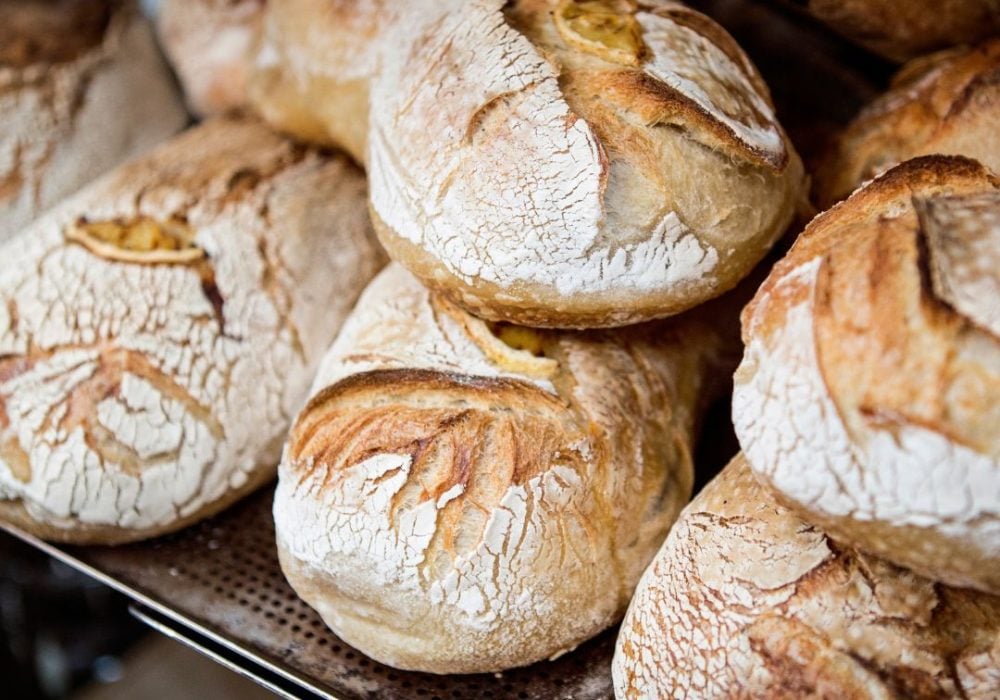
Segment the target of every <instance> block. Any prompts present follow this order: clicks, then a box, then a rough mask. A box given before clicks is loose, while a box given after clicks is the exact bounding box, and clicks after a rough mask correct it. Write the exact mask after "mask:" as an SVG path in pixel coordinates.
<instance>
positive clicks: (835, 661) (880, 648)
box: [614, 455, 1000, 698]
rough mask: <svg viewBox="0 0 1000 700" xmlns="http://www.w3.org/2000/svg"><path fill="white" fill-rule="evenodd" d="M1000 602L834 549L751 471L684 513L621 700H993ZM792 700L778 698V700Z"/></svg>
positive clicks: (652, 572) (648, 601)
mask: <svg viewBox="0 0 1000 700" xmlns="http://www.w3.org/2000/svg"><path fill="white" fill-rule="evenodd" d="M998 650H1000V599H998V598H996V597H993V596H989V595H985V594H981V593H976V592H973V591H967V590H962V589H954V588H948V587H945V586H942V585H940V584H935V583H934V582H932V581H929V580H927V579H924V578H921V577H919V576H916V575H915V574H913V573H911V572H909V571H907V570H905V569H901V568H898V567H895V566H892V565H891V564H888V563H886V562H884V561H881V560H879V559H875V558H873V557H868V556H865V555H862V554H859V553H857V552H855V551H854V550H852V549H847V548H844V547H842V546H839V545H838V544H837V543H836V542H833V541H831V540H830V539H829V538H827V537H826V536H824V535H823V533H822V532H820V531H819V530H818V529H816V528H814V527H811V526H809V525H808V524H807V523H806V522H803V521H802V520H801V519H800V518H798V517H797V516H796V515H795V514H794V513H793V512H791V511H789V510H788V509H786V508H785V507H783V506H781V505H779V504H778V503H777V502H776V501H775V500H774V498H773V496H772V495H771V494H770V492H768V491H767V489H765V488H764V487H762V486H761V485H760V484H758V483H757V481H756V480H755V479H754V477H753V475H752V474H751V471H750V469H749V467H748V465H747V463H746V461H745V459H744V457H743V455H738V456H737V457H736V458H735V459H734V460H733V461H732V462H731V463H730V464H729V466H727V467H726V469H725V470H724V471H723V472H722V474H720V475H719V476H718V477H717V478H716V479H715V480H714V481H712V482H711V483H710V484H709V485H708V486H707V487H706V488H705V490H704V491H702V493H701V494H699V496H698V497H697V498H696V499H695V500H694V501H693V502H692V503H691V504H690V505H689V506H688V507H687V508H686V509H685V510H684V512H683V513H682V514H681V517H680V518H679V519H678V521H677V523H676V524H675V525H674V528H673V529H672V530H671V532H670V535H669V536H668V537H667V540H666V542H665V543H664V545H663V548H662V549H661V550H660V552H659V554H658V555H657V556H656V558H655V559H654V560H653V563H652V564H651V565H650V567H649V569H647V571H646V573H645V575H644V576H643V579H642V581H641V582H640V584H639V587H638V589H637V591H636V595H635V597H634V599H633V602H632V606H631V608H630V609H629V613H628V615H627V616H626V618H625V621H624V623H623V624H622V629H621V633H620V635H619V638H618V644H617V649H616V652H615V658H614V677H615V689H616V691H617V697H620V698H639V697H699V698H729V697H786V695H785V693H789V694H788V695H787V696H788V697H870V698H896V697H928V698H929V697H956V696H957V697H975V698H989V697H995V695H996V693H997V692H998V691H1000V678H998V677H997V675H996V672H995V668H994V669H990V668H988V667H989V665H990V663H995V661H996V657H997V652H998ZM781 691H784V692H781Z"/></svg>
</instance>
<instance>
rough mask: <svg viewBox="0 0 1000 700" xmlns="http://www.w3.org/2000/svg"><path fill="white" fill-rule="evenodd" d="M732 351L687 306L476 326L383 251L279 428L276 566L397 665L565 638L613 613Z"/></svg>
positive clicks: (365, 648)
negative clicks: (656, 320) (596, 325)
mask: <svg viewBox="0 0 1000 700" xmlns="http://www.w3.org/2000/svg"><path fill="white" fill-rule="evenodd" d="M494 333H496V334H498V335H496V334H494ZM505 334H512V335H513V337H514V338H516V339H518V342H521V343H522V344H523V345H524V346H525V347H530V348H531V349H532V350H531V351H529V350H518V349H515V348H513V347H511V346H510V345H508V344H507V343H506V342H505V341H503V340H502V338H505V337H507V335H505ZM511 342H514V341H513V340H512V341H511ZM728 356H729V352H728V351H727V350H726V348H725V347H724V342H723V341H721V340H720V338H719V336H718V334H716V332H715V331H714V330H713V329H712V328H711V324H709V323H706V322H704V321H700V320H698V319H680V320H678V321H676V322H671V323H664V324H658V325H652V326H646V327H636V328H630V329H623V330H620V331H615V332H591V333H579V334H573V333H566V332H553V331H540V330H533V329H523V328H516V329H512V328H509V327H502V328H500V329H497V328H494V329H493V330H492V331H491V330H490V327H489V326H487V324H485V323H484V322H482V321H480V320H479V319H476V318H474V317H472V316H470V315H469V314H467V313H466V312H464V311H462V310H460V309H459V308H458V307H456V306H454V305H453V304H451V303H450V302H448V301H446V300H445V299H443V298H441V297H438V296H435V295H434V294H433V293H431V292H429V291H428V290H427V289H426V288H424V287H423V286H422V285H420V283H419V282H418V281H417V280H416V279H415V278H414V277H413V276H412V275H410V274H409V273H408V272H406V271H405V270H404V269H403V268H401V267H400V266H398V265H392V266H390V268H388V269H387V270H386V271H384V272H383V273H382V274H381V275H380V276H379V277H377V278H376V279H375V281H374V282H373V283H372V284H371V285H370V286H369V288H368V289H367V290H366V291H365V293H364V294H363V295H362V298H361V300H360V301H359V303H358V306H357V308H356V309H355V311H354V313H353V314H352V316H351V317H350V319H349V320H348V321H347V322H346V323H345V326H344V328H343V330H342V332H341V334H340V336H339V337H338V339H337V341H336V343H335V344H334V345H333V346H332V347H331V349H330V351H329V353H328V354H327V356H326V357H325V358H324V361H323V364H322V366H321V368H320V371H319V374H318V375H317V378H316V381H315V382H314V385H313V398H312V399H311V400H310V401H309V403H308V404H307V406H306V408H305V409H304V410H303V411H302V412H301V413H300V414H299V416H298V418H297V419H296V422H295V425H294V427H293V429H292V432H291V435H290V437H289V442H288V444H287V445H286V448H285V452H284V455H283V458H282V463H281V466H280V468H279V483H278V489H277V492H276V496H275V504H274V515H275V524H276V532H277V539H278V546H279V551H280V552H281V560H282V567H283V570H284V571H285V574H286V576H287V577H288V580H289V582H290V583H291V584H292V586H293V588H295V590H296V591H297V592H298V593H299V595H300V596H301V597H302V598H303V599H304V600H305V601H306V602H307V603H309V604H310V605H312V606H313V607H314V608H316V609H317V610H318V611H319V612H320V614H321V615H322V616H323V618H324V620H325V621H326V623H327V624H328V625H329V626H330V627H331V628H332V629H333V630H334V632H335V633H336V634H337V635H338V636H340V637H341V638H342V639H344V640H345V641H346V642H348V643H349V644H351V645H352V646H355V647H356V648H358V649H359V650H361V651H362V652H364V653H365V654H367V655H369V656H371V657H373V658H375V659H378V660H379V661H381V662H383V663H387V664H389V665H391V666H395V667H397V668H405V669H412V670H420V671H427V672H432V673H474V672H485V671H498V670H501V669H504V668H511V667H514V666H522V665H525V664H529V663H532V662H534V661H537V660H540V659H544V658H549V657H552V656H555V655H558V654H561V653H563V652H565V651H568V650H570V649H572V648H574V647H575V646H576V645H578V644H580V643H581V642H583V641H584V640H586V639H588V638H590V637H592V636H593V635H595V634H596V633H598V632H599V631H601V630H602V629H604V628H606V627H608V626H610V625H611V624H613V623H614V622H615V621H617V620H618V619H619V617H620V615H621V614H622V612H623V611H624V608H625V606H626V605H627V602H628V599H629V596H630V595H631V592H632V588H633V586H634V585H635V582H636V580H637V579H638V576H639V574H640V573H641V571H642V569H643V568H644V567H645V565H646V563H647V562H648V561H649V558H650V556H651V555H652V553H653V551H655V548H656V547H657V546H658V545H659V543H660V542H661V541H662V538H663V536H664V535H665V534H666V531H667V529H668V528H669V525H670V523H671V522H672V520H673V518H674V517H675V516H676V514H677V513H678V512H679V511H680V509H681V507H683V504H684V503H685V502H686V500H687V498H688V496H689V495H690V490H691V483H692V477H693V475H692V468H691V456H690V454H691V443H692V439H693V432H694V430H695V425H696V423H697V420H698V416H699V415H700V413H701V410H702V407H703V406H704V404H705V403H706V402H707V400H708V399H709V398H710V396H711V395H712V393H713V391H714V389H715V388H716V385H717V383H718V380H719V379H720V377H721V376H722V375H723V372H724V370H722V369H721V367H724V366H726V364H727V363H728Z"/></svg>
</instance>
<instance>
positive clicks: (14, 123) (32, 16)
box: [0, 0, 187, 241]
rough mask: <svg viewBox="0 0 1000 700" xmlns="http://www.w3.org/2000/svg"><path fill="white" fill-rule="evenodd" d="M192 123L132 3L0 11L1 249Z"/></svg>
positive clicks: (34, 1)
mask: <svg viewBox="0 0 1000 700" xmlns="http://www.w3.org/2000/svg"><path fill="white" fill-rule="evenodd" d="M186 120H187V116H186V114H185V113H184V108H183V106H182V105H181V103H180V99H179V98H178V96H177V94H176V92H175V90H174V86H173V82H172V80H171V78H170V74H169V71H168V70H167V67H166V66H165V65H164V63H163V60H162V59H161V58H160V55H159V53H158V51H157V49H156V46H155V43H154V41H153V35H152V32H151V31H150V29H149V26H148V24H147V23H146V20H145V19H143V18H142V16H141V15H140V14H139V13H138V11H137V10H136V8H135V7H134V3H132V2H129V1H122V2H117V1H115V0H4V1H3V2H0V241H3V240H6V239H7V238H9V237H10V236H11V235H12V234H14V233H15V232H17V231H19V230H20V229H21V228H23V227H24V226H25V225H26V224H27V223H28V222H30V221H31V220H32V219H34V218H35V217H36V216H38V215H39V214H41V213H42V212H43V211H44V210H45V209H48V208H49V207H50V206H52V205H53V204H55V203H56V202H58V201H59V200H60V199H62V198H63V197H65V196H66V195H68V194H70V193H72V192H74V191H75V190H76V189H78V188H79V187H81V186H82V185H84V184H86V183H88V182H90V181H91V180H93V179H94V178H95V177H97V176H98V175H100V174H101V173H103V172H105V171H107V170H110V169H111V168H112V167H114V166H115V165H117V164H118V163H120V162H122V161H124V160H126V159H128V158H131V157H132V156H135V155H136V154H138V153H140V152H142V151H144V150H146V149H148V148H150V147H152V146H153V145H155V144H157V143H159V142H160V141H162V140H163V139H165V138H167V137H168V136H170V135H171V134H173V133H174V132H176V131H178V130H179V129H181V128H182V127H183V126H184V123H185V121H186Z"/></svg>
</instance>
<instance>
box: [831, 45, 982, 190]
mask: <svg viewBox="0 0 1000 700" xmlns="http://www.w3.org/2000/svg"><path fill="white" fill-rule="evenodd" d="M930 154H946V155H961V156H967V157H969V158H975V159H976V160H978V161H980V162H981V163H982V164H983V165H986V166H987V167H989V168H991V169H992V170H993V171H994V172H1000V39H991V40H988V41H985V42H983V43H982V44H980V45H978V46H975V47H972V48H960V49H954V50H950V51H942V52H940V53H938V54H934V55H931V56H926V57H923V58H918V59H914V60H913V61H911V62H910V63H908V64H907V65H906V66H904V67H903V68H902V69H901V70H900V71H899V73H898V74H897V75H896V77H895V78H894V79H893V82H892V86H891V87H890V89H889V91H888V92H886V93H885V94H884V95H882V96H881V97H879V98H878V99H877V100H875V101H874V102H873V103H872V104H870V105H868V106H867V107H866V108H865V109H864V110H863V111H862V112H861V113H860V114H859V115H858V116H857V117H856V118H855V119H854V120H853V121H852V122H851V124H850V125H848V127H847V128H846V129H845V130H844V131H843V132H842V133H841V134H840V135H839V136H838V137H837V139H836V140H835V141H834V143H833V144H832V146H831V147H830V149H829V150H828V151H827V153H826V154H825V156H824V157H823V159H822V160H821V162H820V164H819V168H818V170H817V173H816V180H815V187H814V190H815V194H816V199H817V201H818V202H819V204H820V206H822V207H824V208H825V207H829V206H830V205H832V204H834V203H835V202H836V201H838V200H840V199H843V198H844V197H846V196H847V195H849V194H850V193H851V191H852V190H854V189H855V188H856V187H858V186H859V185H861V184H862V183H863V182H865V181H867V180H870V179H871V178H873V177H875V176H876V175H879V174H881V173H883V172H885V171H886V170H888V169H889V168H891V167H893V166H895V165H898V164H899V163H902V162H903V161H905V160H909V159H910V158H915V157H917V156H922V155H930Z"/></svg>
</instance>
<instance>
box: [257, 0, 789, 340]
mask: <svg viewBox="0 0 1000 700" xmlns="http://www.w3.org/2000/svg"><path fill="white" fill-rule="evenodd" d="M318 27H322V30H319V29H318ZM585 35H586V36H585ZM320 37H322V39H323V41H319V40H318V38H320ZM257 66H258V70H257V75H256V77H255V79H254V87H253V89H252V92H253V94H254V103H255V106H256V108H257V110H258V111H259V112H260V113H261V114H263V115H264V117H265V119H267V120H268V121H269V122H270V123H272V124H274V125H276V126H277V127H278V128H280V129H283V130H286V131H289V132H290V133H293V134H296V135H297V136H299V137H301V138H307V139H313V140H319V141H322V142H324V143H333V144H336V145H339V146H341V147H344V148H346V149H347V150H348V151H349V152H350V153H351V154H352V155H353V156H354V157H355V158H357V159H359V160H367V161H370V162H368V163H367V167H368V169H369V176H370V180H371V183H372V184H371V204H372V209H373V212H374V213H375V215H376V216H375V217H373V218H375V219H376V221H377V225H378V226H379V230H380V236H381V239H382V241H383V243H384V244H385V245H386V246H387V248H388V249H389V251H390V254H391V256H392V257H393V258H394V259H395V260H397V261H399V262H401V263H402V264H403V265H405V266H406V267H407V268H408V269H409V270H410V271H411V272H414V273H415V274H417V275H418V276H419V277H420V278H421V280H422V281H423V282H424V283H425V284H428V285H431V286H433V287H434V288H435V289H438V290H440V291H442V292H443V293H445V294H447V295H448V296H449V298H451V299H452V300H453V301H454V302H455V303H457V304H460V305H462V306H463V307H464V308H466V309H468V310H469V311H471V312H473V313H475V314H477V315H479V316H481V317H483V318H488V319H490V320H498V321H507V322H511V323H516V324H521V325H531V326H544V327H558V328H580V327H611V326H620V325H625V324H628V323H637V322H641V321H647V320H651V319H655V318H662V317H665V316H669V315H673V314H676V313H679V312H681V311H683V310H685V309H688V308H691V307H693V306H695V305H697V304H699V303H702V302H704V301H706V300H707V299H710V298H713V297H715V296H718V295H720V294H722V293H724V292H725V291H727V290H729V289H731V288H732V287H733V286H735V285H736V284H737V282H738V281H739V280H740V279H742V278H743V277H744V276H745V275H746V274H747V273H748V272H749V270H750V269H751V268H752V267H753V266H754V265H755V264H756V263H757V262H759V260H760V259H761V257H762V256H763V254H764V252H765V251H766V250H767V249H769V248H770V246H771V245H772V244H773V243H774V241H775V240H776V239H777V238H778V237H779V236H780V235H781V233H782V232H783V231H784V229H785V228H786V226H787V225H788V223H789V221H790V220H791V218H792V216H793V211H794V209H795V208H796V206H797V205H798V203H799V199H800V196H801V194H802V190H803V187H804V177H803V172H802V166H801V163H800V161H799V159H798V157H797V155H796V154H795V152H794V150H793V149H792V147H791V144H790V142H789V141H788V139H787V138H786V136H785V134H784V132H783V131H782V129H781V127H780V125H779V124H778V123H777V120H776V118H775V115H774V109H773V105H772V104H771V101H770V96H769V95H768V93H767V88H766V86H765V85H764V84H763V81H762V80H761V78H760V76H759V74H758V73H757V71H756V69H755V68H754V67H753V65H752V64H751V63H750V61H749V60H748V59H747V57H746V56H745V55H744V53H743V52H742V51H741V50H740V48H739V46H738V45H737V44H736V43H735V41H734V40H733V39H732V38H731V37H730V36H729V35H728V34H726V32H725V31H724V30H723V29H722V28H721V27H719V26H718V25H716V24H715V23H714V22H712V21H711V20H709V19H708V18H706V17H704V16H703V15H700V14H698V13H697V12H694V11H693V10H690V9H688V8H686V7H684V6H682V5H680V4H679V3H673V2H667V1H659V0H658V1H656V2H646V3H641V4H638V3H633V2H628V1H626V0H622V1H617V2H616V1H613V0H585V1H582V2H577V1H575V0H561V1H559V0H519V2H515V3H503V2H500V1H499V0H488V1H487V2H482V3H462V2H457V1H454V0H453V2H452V3H451V4H449V3H440V2H432V1H431V0H424V1H423V2H414V3H401V4H393V3H353V4H351V3H325V2H319V0H284V1H283V2H278V3H276V4H275V5H273V6H272V7H271V9H270V10H269V11H268V18H267V29H266V31H265V39H264V46H263V48H262V50H261V52H260V54H259V57H258V63H257Z"/></svg>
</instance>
